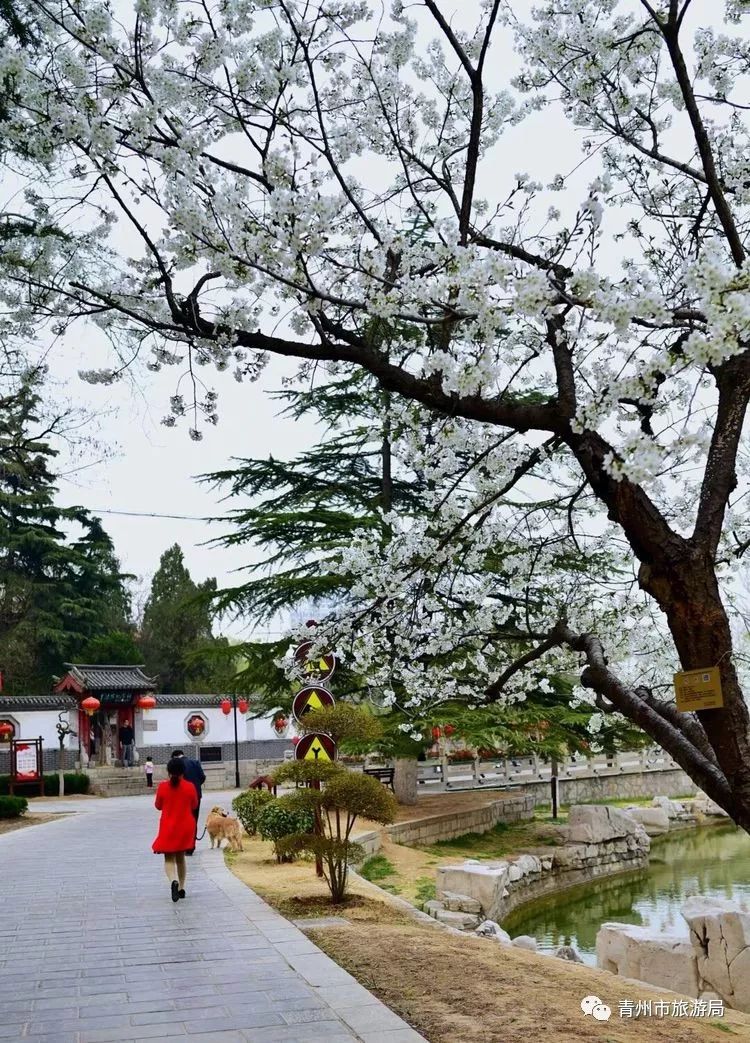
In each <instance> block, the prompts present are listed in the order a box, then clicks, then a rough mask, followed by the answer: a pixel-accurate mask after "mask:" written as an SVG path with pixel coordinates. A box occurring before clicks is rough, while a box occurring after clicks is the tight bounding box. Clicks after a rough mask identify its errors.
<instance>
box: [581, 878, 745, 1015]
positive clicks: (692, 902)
mask: <svg viewBox="0 0 750 1043" xmlns="http://www.w3.org/2000/svg"><path fill="white" fill-rule="evenodd" d="M681 912H682V915H683V917H684V919H685V921H686V922H687V925H688V928H689V935H688V937H685V936H684V935H670V936H665V935H664V934H658V935H657V934H656V933H655V932H653V931H651V930H650V929H649V928H646V927H635V926H633V925H632V924H618V923H605V924H602V926H601V928H600V930H599V933H598V934H597V936H596V960H597V966H599V967H601V968H602V969H603V970H607V971H611V972H612V973H613V974H619V975H621V976H622V977H626V978H636V979H637V980H638V981H644V982H647V983H648V984H649V985H658V986H660V987H662V988H666V989H672V990H673V991H675V992H681V993H682V994H683V995H686V996H692V997H694V998H701V999H711V998H715V997H718V998H720V999H722V1000H723V1001H724V1003H725V1004H726V1006H727V1007H732V1008H733V1009H735V1010H740V1011H744V1012H745V1013H750V913H748V912H746V911H745V910H744V909H742V908H741V907H740V906H739V905H738V904H737V903H736V902H730V901H726V900H724V899H714V898H702V897H700V896H696V897H693V898H688V900H687V901H686V902H685V904H684V905H683V906H682V910H681Z"/></svg>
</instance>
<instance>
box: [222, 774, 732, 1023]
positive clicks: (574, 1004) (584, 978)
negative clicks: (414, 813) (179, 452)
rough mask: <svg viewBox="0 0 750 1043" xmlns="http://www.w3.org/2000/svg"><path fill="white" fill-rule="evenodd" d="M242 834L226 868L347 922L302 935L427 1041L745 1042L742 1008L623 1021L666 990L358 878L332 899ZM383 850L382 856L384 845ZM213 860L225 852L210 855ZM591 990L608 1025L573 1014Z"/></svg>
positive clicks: (282, 902) (283, 898) (282, 901)
mask: <svg viewBox="0 0 750 1043" xmlns="http://www.w3.org/2000/svg"><path fill="white" fill-rule="evenodd" d="M450 796H464V795H463V794H460V795H459V794H455V795H453V794H451V795H450ZM243 843H244V846H245V851H244V853H243V854H227V856H226V858H227V863H228V865H229V866H230V868H231V869H232V871H233V872H234V873H235V874H236V875H237V876H238V877H239V878H240V879H241V880H243V881H244V882H245V883H246V884H248V885H249V886H250V887H252V888H253V890H255V891H257V893H258V894H260V895H262V896H263V897H264V898H265V899H266V901H268V902H269V903H270V904H271V905H273V906H274V907H275V908H277V909H278V910H279V911H280V912H281V913H283V915H285V916H287V917H289V918H290V919H298V918H303V917H304V918H308V917H315V916H331V915H335V916H342V917H344V918H345V919H346V920H348V921H349V922H350V926H348V927H341V928H326V929H320V930H316V931H312V932H310V936H311V937H312V938H313V940H314V941H315V943H316V945H319V946H320V948H321V949H323V950H324V951H325V952H327V953H328V954H329V955H330V956H331V957H332V958H333V959H334V960H336V962H337V963H340V964H341V966H342V967H345V968H346V969H347V970H348V971H349V972H350V973H351V974H352V975H353V976H354V977H355V978H357V979H358V981H360V982H361V983H362V984H363V985H364V986H365V987H366V988H368V989H370V991H371V992H373V993H374V994H375V995H377V996H378V997H380V999H382V1000H383V1002H384V1003H386V1004H387V1006H389V1007H390V1008H391V1009H392V1010H394V1011H396V1013H398V1014H399V1015H401V1017H403V1018H404V1019H405V1020H406V1021H408V1022H409V1023H410V1024H411V1025H413V1026H414V1028H416V1029H417V1030H418V1031H419V1032H421V1033H422V1035H423V1036H425V1038H426V1039H428V1040H429V1041H430V1043H477V1041H478V1040H481V1041H482V1043H536V1041H537V1040H539V1039H543V1040H544V1043H587V1041H591V1043H711V1041H712V1040H715V1041H716V1043H720V1041H721V1039H722V1038H735V1039H737V1040H745V1041H748V1043H750V1016H749V1015H743V1014H736V1013H734V1012H732V1011H728V1012H727V1013H726V1015H725V1016H724V1017H723V1018H713V1019H708V1018H677V1017H671V1016H669V1017H664V1018H658V1017H655V1016H654V1017H649V1018H645V1017H642V1018H639V1019H629V1018H621V1017H620V1016H619V1006H618V1005H619V1002H620V1001H632V1002H633V1003H635V1002H636V1001H638V1000H648V999H651V1000H658V999H663V1000H667V1001H669V1002H670V1004H671V1002H672V1000H674V999H675V995H674V994H673V993H668V992H666V991H663V990H659V989H653V988H650V987H649V986H646V985H641V984H631V983H628V982H627V981H624V980H623V979H621V978H617V977H616V976H614V975H611V974H608V973H606V972H605V971H597V970H591V969H589V968H586V967H582V966H580V965H576V964H571V963H567V962H565V961H563V960H556V959H554V958H553V957H548V956H539V955H537V954H535V953H530V952H526V951H524V950H521V949H515V948H510V947H507V946H500V945H498V944H497V943H496V942H492V941H485V940H484V939H481V938H472V937H470V936H467V937H458V936H457V935H451V934H448V933H447V932H443V931H439V930H437V929H435V928H431V927H427V926H422V925H421V924H419V923H418V922H417V921H415V920H413V919H412V918H411V917H410V916H408V915H407V914H406V913H405V912H404V911H403V910H401V909H399V908H398V907H394V905H392V904H390V903H389V902H388V901H387V896H384V897H383V899H382V900H381V899H380V898H379V897H373V892H372V889H371V885H368V884H366V883H363V882H360V881H358V880H356V879H353V880H352V882H351V888H350V890H351V893H352V896H351V899H350V900H349V901H348V902H347V903H346V904H345V905H343V906H338V907H334V906H331V905H330V903H329V900H328V892H327V889H326V886H325V883H324V881H321V880H318V879H317V878H316V876H315V871H314V867H313V865H312V863H310V862H304V861H301V862H295V863H292V864H288V865H278V864H277V863H276V861H275V859H274V858H273V853H272V849H271V845H270V844H268V843H265V842H263V841H261V840H258V839H256V838H252V837H245V838H244V841H243ZM393 847H394V848H395V847H399V845H393ZM402 850H403V851H405V852H408V851H410V849H408V848H403V849H402ZM384 853H385V854H386V855H387V856H388V857H390V855H389V852H388V845H386V850H385V851H384ZM390 854H393V852H390ZM413 855H414V856H418V857H420V858H429V857H430V856H429V855H427V854H425V853H422V852H416V851H414V852H413ZM216 857H217V858H220V857H222V856H221V855H220V854H219V853H218V852H217V853H216ZM451 857H455V853H454V854H452V855H451ZM414 872H415V874H416V873H417V872H421V869H420V868H419V867H417V868H416V869H415V870H414ZM592 994H594V995H597V996H599V997H600V998H601V999H602V1001H603V1002H604V1003H606V1004H607V1005H608V1006H609V1007H611V1009H612V1017H611V1019H610V1021H609V1022H606V1023H604V1022H598V1021H594V1020H593V1018H591V1017H585V1016H584V1015H583V1013H582V1012H581V1008H580V1001H581V1000H582V999H583V997H584V996H588V995H592Z"/></svg>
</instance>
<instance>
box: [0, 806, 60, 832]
mask: <svg viewBox="0 0 750 1043" xmlns="http://www.w3.org/2000/svg"><path fill="white" fill-rule="evenodd" d="M53 818H63V816H62V815H59V814H58V815H46V814H42V812H34V811H27V812H26V814H25V815H23V816H22V817H21V818H3V819H0V833H12V832H13V830H14V829H24V828H25V827H26V826H39V825H41V823H42V822H51V820H52V819H53Z"/></svg>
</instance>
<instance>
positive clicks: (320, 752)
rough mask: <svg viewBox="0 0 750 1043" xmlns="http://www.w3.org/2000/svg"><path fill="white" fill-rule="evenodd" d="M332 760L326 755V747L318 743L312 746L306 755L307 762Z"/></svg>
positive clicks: (316, 741)
mask: <svg viewBox="0 0 750 1043" xmlns="http://www.w3.org/2000/svg"><path fill="white" fill-rule="evenodd" d="M330 759H331V758H330V757H329V756H328V754H327V753H326V750H325V747H324V746H323V745H322V743H320V742H319V741H318V739H316V740H315V742H314V743H313V744H312V746H311V747H310V749H309V750H308V751H307V753H306V754H305V760H306V761H329V760H330Z"/></svg>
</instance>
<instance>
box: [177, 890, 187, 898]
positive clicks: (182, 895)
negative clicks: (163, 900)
mask: <svg viewBox="0 0 750 1043" xmlns="http://www.w3.org/2000/svg"><path fill="white" fill-rule="evenodd" d="M177 897H178V898H184V897H185V888H184V887H181V888H180V890H179V891H178V892H177Z"/></svg>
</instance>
